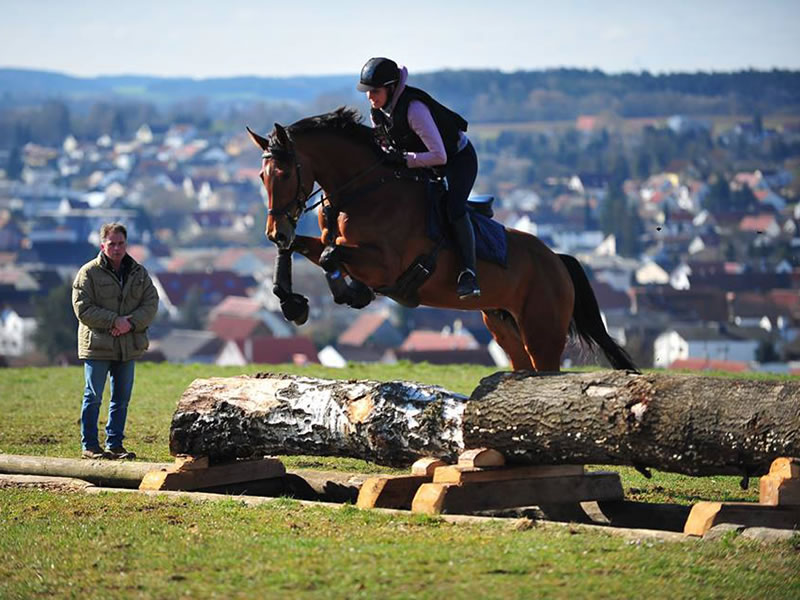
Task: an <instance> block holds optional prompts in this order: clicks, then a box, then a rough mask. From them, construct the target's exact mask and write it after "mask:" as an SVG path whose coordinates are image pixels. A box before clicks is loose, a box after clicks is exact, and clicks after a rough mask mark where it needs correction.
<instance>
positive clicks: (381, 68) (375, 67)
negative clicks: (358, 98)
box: [356, 57, 400, 92]
mask: <svg viewBox="0 0 800 600" xmlns="http://www.w3.org/2000/svg"><path fill="white" fill-rule="evenodd" d="M399 80H400V69H399V68H398V66H397V63H396V62H394V61H393V60H391V59H390V58H383V57H377V58H370V59H369V60H368V61H367V62H366V64H365V65H364V66H363V67H362V68H361V81H359V83H358V85H357V86H356V89H357V90H358V91H359V92H368V91H369V90H374V89H375V88H380V87H386V86H388V85H392V84H393V83H397V82H398V81H399Z"/></svg>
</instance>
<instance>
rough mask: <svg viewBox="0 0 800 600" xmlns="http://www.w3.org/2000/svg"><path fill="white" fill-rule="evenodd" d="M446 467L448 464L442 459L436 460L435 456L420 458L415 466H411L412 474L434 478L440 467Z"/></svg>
mask: <svg viewBox="0 0 800 600" xmlns="http://www.w3.org/2000/svg"><path fill="white" fill-rule="evenodd" d="M446 465H447V463H446V462H444V461H443V460H442V459H440V458H436V457H434V456H426V457H424V458H420V459H419V460H416V461H414V464H413V465H411V474H412V475H427V476H433V474H434V472H435V471H436V469H438V468H439V467H444V466H446Z"/></svg>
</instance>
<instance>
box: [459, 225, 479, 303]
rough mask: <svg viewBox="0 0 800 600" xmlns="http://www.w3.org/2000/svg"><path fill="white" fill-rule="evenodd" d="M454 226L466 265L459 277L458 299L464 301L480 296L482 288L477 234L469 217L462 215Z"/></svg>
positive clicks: (462, 258)
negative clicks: (477, 267)
mask: <svg viewBox="0 0 800 600" xmlns="http://www.w3.org/2000/svg"><path fill="white" fill-rule="evenodd" d="M452 226H453V233H455V237H456V242H458V248H459V250H460V251H461V260H462V261H463V263H464V270H463V271H461V274H460V275H459V276H458V288H457V290H458V297H459V298H460V299H462V300H464V299H465V298H474V297H477V296H480V295H481V288H480V287H478V276H477V274H476V271H475V232H474V231H473V230H472V223H471V222H470V220H469V215H466V214H465V215H462V216H461V217H459V218H458V219H456V220H455V221H453V222H452Z"/></svg>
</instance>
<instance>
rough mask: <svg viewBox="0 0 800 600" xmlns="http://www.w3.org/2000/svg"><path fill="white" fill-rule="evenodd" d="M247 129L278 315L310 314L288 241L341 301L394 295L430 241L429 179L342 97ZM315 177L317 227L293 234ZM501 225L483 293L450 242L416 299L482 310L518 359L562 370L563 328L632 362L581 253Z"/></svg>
mask: <svg viewBox="0 0 800 600" xmlns="http://www.w3.org/2000/svg"><path fill="white" fill-rule="evenodd" d="M247 131H248V133H249V135H250V138H251V139H252V140H253V142H254V143H255V144H256V146H258V147H259V148H260V149H261V151H262V165H261V172H260V178H261V180H262V182H263V185H264V187H265V188H266V192H267V196H268V209H269V211H268V216H267V224H266V232H265V233H266V236H267V238H269V240H270V241H272V242H274V243H275V244H276V245H277V246H278V251H279V255H278V259H277V263H276V275H275V287H274V288H273V291H274V292H275V294H276V295H277V296H278V297H279V298H280V299H281V301H282V303H281V305H282V308H283V311H284V316H286V318H287V319H289V320H293V321H295V322H296V323H298V324H301V323H302V322H304V321H305V319H306V318H307V315H308V305H307V300H306V299H305V298H304V297H303V296H301V295H299V294H295V293H294V292H293V291H292V289H291V262H289V261H290V257H291V252H299V253H300V254H302V255H304V256H305V257H307V258H308V259H310V260H311V261H312V262H314V263H316V264H317V265H320V266H322V267H323V268H325V270H326V272H327V274H326V276H327V277H328V282H329V284H330V286H331V290H332V292H333V293H334V298H335V299H336V301H337V302H341V303H347V304H350V305H351V306H354V307H359V308H360V307H362V306H364V305H366V304H367V303H368V302H369V301H370V300H372V298H373V297H374V295H373V292H375V291H378V292H379V293H380V292H382V291H383V292H385V294H386V295H388V296H390V297H394V298H396V299H397V296H402V294H397V293H396V294H393V293H392V291H395V292H396V291H397V290H398V287H397V283H398V280H401V279H402V278H403V277H404V276H406V278H407V277H408V275H409V273H410V272H411V271H410V270H409V267H410V266H413V265H414V261H415V260H417V259H418V258H419V257H420V256H421V255H425V254H426V253H428V254H430V253H431V251H432V250H433V249H434V246H435V244H436V242H435V241H433V240H432V239H430V238H429V236H428V235H427V233H426V226H425V224H426V215H427V213H426V210H427V208H428V205H429V203H430V202H431V199H430V194H429V192H428V190H429V187H430V184H429V183H428V182H427V180H426V178H424V177H423V178H421V177H417V176H415V175H414V174H413V173H412V172H411V171H406V170H403V169H397V168H396V167H392V166H390V165H387V164H386V162H385V161H384V160H382V156H384V153H383V152H382V151H381V150H380V148H379V147H378V146H377V144H376V143H375V141H374V135H373V133H374V131H373V129H372V128H370V127H367V126H365V125H363V124H362V123H361V117H360V115H359V113H358V112H357V111H356V110H354V109H348V108H344V107H342V108H339V109H337V110H336V111H333V112H330V113H326V114H323V115H318V116H314V117H308V118H305V119H302V120H300V121H298V122H296V123H294V124H293V125H290V126H288V127H286V128H284V127H283V126H281V125H279V124H278V123H276V124H275V128H274V130H273V131H272V133H271V134H270V135H269V136H268V137H262V136H260V135H258V134H256V133H255V132H253V131H252V130H250V128H249V127H248V128H247ZM416 171H419V170H416ZM315 182H316V183H318V184H319V186H320V187H319V189H318V190H317V192H318V193H321V194H322V200H321V203H322V206H323V210H321V211H320V213H319V225H320V230H321V232H322V233H321V235H320V237H318V238H317V237H310V236H300V235H296V234H295V228H296V225H297V221H298V220H299V218H300V217H301V216H302V214H303V212H304V211H306V210H308V208H307V207H306V205H307V203H308V202H309V197H310V196H312V195H313V194H310V193H309V192H310V191H311V190H312V189H313V186H314V183H315ZM505 232H506V240H507V263H506V265H505V267H503V266H500V265H498V264H494V263H491V262H488V261H483V260H479V261H478V279H479V281H480V284H481V292H482V293H481V295H480V296H479V297H474V298H469V299H465V300H460V299H459V298H458V296H457V294H456V283H455V282H456V276H457V274H458V273H459V271H460V268H461V263H460V258H459V256H458V254H457V253H456V251H455V250H454V249H452V248H449V247H442V248H441V252H438V247H437V248H436V249H435V252H434V254H435V255H436V254H438V261H436V262H435V264H434V265H430V264H429V265H427V267H425V268H423V269H422V270H423V271H425V272H426V273H425V275H428V276H429V278H428V279H427V280H425V281H424V282H423V283H422V285H421V286H419V287H418V289H417V290H416V291H415V292H414V293H415V298H414V299H415V302H414V303H412V305H413V304H416V303H420V304H424V305H427V306H433V307H440V308H455V309H464V310H480V311H482V313H483V321H484V323H485V324H486V326H487V328H488V329H489V331H490V332H491V334H492V336H493V337H494V339H495V340H496V341H497V343H498V344H499V345H500V346H501V347H502V348H503V350H505V352H506V354H507V355H508V357H509V359H510V361H511V366H512V368H513V369H514V370H535V371H548V372H555V371H558V370H559V368H560V364H561V355H562V352H563V350H564V347H565V345H566V342H567V339H568V336H569V334H570V333H573V334H577V335H578V336H579V337H580V339H581V341H583V342H584V343H586V344H587V345H588V346H589V347H591V348H596V347H598V346H599V348H600V349H601V350H602V351H603V353H604V355H605V356H606V358H607V359H608V361H609V363H610V364H611V366H612V367H613V368H616V369H629V370H636V366H635V365H634V364H633V361H632V360H631V358H630V357H629V356H628V354H627V353H626V352H625V350H623V349H622V348H621V347H620V346H618V345H617V344H616V342H614V340H613V339H612V338H611V337H610V336H609V335H608V332H607V331H606V328H605V325H604V324H603V321H602V318H601V316H600V311H599V308H598V305H597V300H596V298H595V295H594V292H593V291H592V288H591V286H590V284H589V281H588V279H587V277H586V274H585V273H584V271H583V268H582V267H581V265H580V263H579V262H578V260H577V259H575V258H574V257H572V256H569V255H557V254H555V253H554V252H553V251H552V250H550V249H549V248H548V247H547V246H546V245H545V244H544V243H543V242H542V241H541V240H539V239H538V238H537V237H535V236H533V235H531V234H528V233H525V232H522V231H517V230H514V229H510V228H506V229H505ZM412 275H414V274H413V273H412ZM412 278H413V277H412ZM407 299H408V298H406V300H407ZM399 300H400V301H401V302H402V301H403V298H399ZM304 302H305V305H304V304H303V303H304Z"/></svg>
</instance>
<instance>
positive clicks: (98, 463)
mask: <svg viewBox="0 0 800 600" xmlns="http://www.w3.org/2000/svg"><path fill="white" fill-rule="evenodd" d="M165 466H167V465H166V464H162V463H148V462H132V461H131V462H129V461H110V460H84V459H80V458H55V457H52V456H24V455H18V454H0V473H9V474H13V475H48V476H53V477H72V478H75V479H82V480H83V481H88V482H90V483H93V484H95V485H102V486H107V487H121V488H138V487H139V484H140V483H141V481H142V478H143V477H144V476H145V474H146V473H147V472H148V471H157V470H158V469H160V468H162V467H165Z"/></svg>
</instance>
